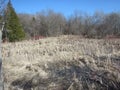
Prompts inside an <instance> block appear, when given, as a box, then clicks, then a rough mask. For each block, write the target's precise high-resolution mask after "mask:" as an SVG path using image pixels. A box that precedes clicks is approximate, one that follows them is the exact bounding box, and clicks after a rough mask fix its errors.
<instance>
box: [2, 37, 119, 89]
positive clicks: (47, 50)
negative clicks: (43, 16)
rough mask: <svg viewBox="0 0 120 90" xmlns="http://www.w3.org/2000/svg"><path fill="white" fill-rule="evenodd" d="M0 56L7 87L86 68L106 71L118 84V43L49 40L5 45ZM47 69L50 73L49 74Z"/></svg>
mask: <svg viewBox="0 0 120 90" xmlns="http://www.w3.org/2000/svg"><path fill="white" fill-rule="evenodd" d="M2 52H3V53H2V57H3V68H4V77H5V82H6V83H7V84H8V85H9V84H11V83H12V82H14V81H15V80H17V79H20V78H23V77H24V78H26V79H25V80H27V81H29V80H31V79H32V78H33V77H34V76H36V75H38V76H37V77H40V78H41V79H47V78H50V77H51V75H52V74H51V73H52V71H54V69H55V70H56V69H57V68H59V70H63V69H64V68H66V69H69V68H70V67H71V66H72V65H76V66H78V67H80V68H83V67H86V66H87V67H89V68H90V69H92V70H94V71H102V70H105V71H107V72H110V73H113V74H114V76H115V78H116V80H118V82H120V67H119V66H120V40H119V39H118V40H117V39H116V40H102V39H101V40H97V39H83V38H80V37H79V36H71V35H70V36H60V37H50V38H45V39H40V40H35V41H32V40H29V41H23V42H16V43H4V44H2ZM111 58H114V59H111ZM117 58H118V60H117ZM70 62H72V63H70ZM52 66H53V67H52ZM50 68H52V69H51V70H49V69H50ZM111 79H112V78H111ZM113 81H115V79H114V80H113ZM72 84H74V83H72ZM50 85H51V83H50ZM56 85H57V84H56ZM48 87H49V85H48ZM70 87H72V86H71V85H70ZM70 87H69V88H70ZM90 88H91V87H90ZM36 90H39V89H36ZM68 90H70V89H68Z"/></svg>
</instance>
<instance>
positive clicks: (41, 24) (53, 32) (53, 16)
mask: <svg viewBox="0 0 120 90" xmlns="http://www.w3.org/2000/svg"><path fill="white" fill-rule="evenodd" d="M18 17H19V19H20V22H21V24H22V26H23V28H24V31H25V32H26V38H28V39H29V38H31V37H34V36H45V37H46V36H59V35H69V34H70V35H81V36H83V37H86V38H105V37H109V36H110V37H117V38H118V37H120V13H119V12H112V13H109V14H105V13H103V12H95V13H94V14H93V15H89V14H86V13H81V12H74V13H73V14H72V15H71V16H70V17H67V18H66V17H65V16H64V15H63V14H61V13H55V12H54V11H52V10H47V11H42V12H39V13H36V14H35V15H31V14H23V13H22V14H18Z"/></svg>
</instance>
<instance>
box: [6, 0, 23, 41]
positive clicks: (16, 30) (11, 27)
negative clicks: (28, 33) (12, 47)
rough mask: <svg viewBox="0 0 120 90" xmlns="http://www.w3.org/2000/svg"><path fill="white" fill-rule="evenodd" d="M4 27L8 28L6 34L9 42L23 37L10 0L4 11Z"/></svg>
mask: <svg viewBox="0 0 120 90" xmlns="http://www.w3.org/2000/svg"><path fill="white" fill-rule="evenodd" d="M6 28H7V30H8V34H7V36H8V39H9V41H10V42H14V41H20V40H23V39H24V37H25V33H24V31H23V28H22V25H21V24H20V21H19V18H18V16H17V14H16V12H15V10H14V8H13V7H12V4H11V1H10V0H9V2H8V5H7V11H6Z"/></svg>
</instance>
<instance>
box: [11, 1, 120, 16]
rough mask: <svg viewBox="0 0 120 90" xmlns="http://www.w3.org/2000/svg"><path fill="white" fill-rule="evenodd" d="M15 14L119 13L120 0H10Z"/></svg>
mask: <svg viewBox="0 0 120 90" xmlns="http://www.w3.org/2000/svg"><path fill="white" fill-rule="evenodd" d="M11 1H12V4H13V7H14V8H15V10H16V12H17V13H30V14H35V13H36V12H40V11H42V10H47V9H52V10H54V11H55V12H60V13H63V14H64V15H65V16H69V15H71V14H72V13H73V12H74V11H81V12H86V13H90V14H93V13H94V12H95V11H103V12H105V13H110V12H114V11H116V12H118V11H120V0H11Z"/></svg>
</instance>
